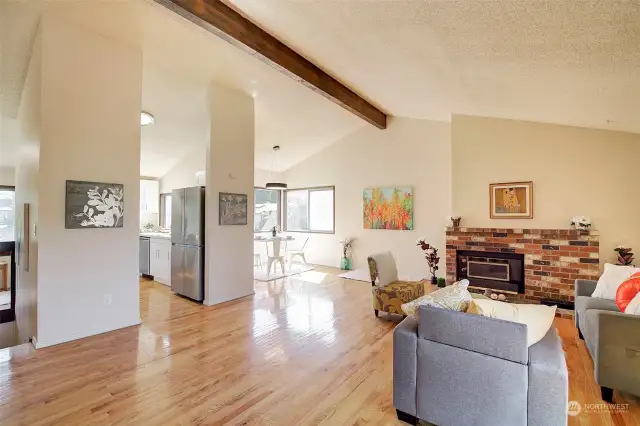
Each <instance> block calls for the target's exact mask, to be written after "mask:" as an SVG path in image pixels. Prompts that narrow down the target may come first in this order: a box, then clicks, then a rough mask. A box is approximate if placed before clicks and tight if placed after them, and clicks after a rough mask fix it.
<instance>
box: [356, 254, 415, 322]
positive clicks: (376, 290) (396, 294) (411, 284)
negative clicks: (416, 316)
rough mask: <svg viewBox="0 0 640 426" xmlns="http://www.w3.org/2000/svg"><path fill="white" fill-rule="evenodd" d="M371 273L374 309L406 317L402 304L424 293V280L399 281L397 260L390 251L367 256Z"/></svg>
mask: <svg viewBox="0 0 640 426" xmlns="http://www.w3.org/2000/svg"><path fill="white" fill-rule="evenodd" d="M367 262H368V263H369V274H370V275H371V285H372V289H371V291H372V296H373V311H374V312H375V314H376V317H377V316H378V312H379V311H383V312H389V313H392V314H399V315H402V316H403V317H406V314H405V313H404V312H403V311H402V307H401V306H402V304H403V303H407V302H411V301H412V300H415V299H417V298H418V297H420V296H423V295H424V283H423V282H422V281H399V280H398V270H397V269H396V262H395V261H394V260H393V255H392V254H391V253H390V252H385V253H380V254H372V255H371V256H369V257H368V258H367Z"/></svg>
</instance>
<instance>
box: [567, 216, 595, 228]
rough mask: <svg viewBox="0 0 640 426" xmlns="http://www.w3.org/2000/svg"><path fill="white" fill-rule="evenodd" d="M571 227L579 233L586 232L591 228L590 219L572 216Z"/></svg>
mask: <svg viewBox="0 0 640 426" xmlns="http://www.w3.org/2000/svg"><path fill="white" fill-rule="evenodd" d="M571 226H573V228H574V229H577V230H579V231H586V230H588V229H589V228H590V227H591V219H589V218H588V217H586V216H574V217H572V218H571Z"/></svg>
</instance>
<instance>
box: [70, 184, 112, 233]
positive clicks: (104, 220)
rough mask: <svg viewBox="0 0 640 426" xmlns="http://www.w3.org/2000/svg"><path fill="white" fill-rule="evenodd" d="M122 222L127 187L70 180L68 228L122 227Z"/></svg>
mask: <svg viewBox="0 0 640 426" xmlns="http://www.w3.org/2000/svg"><path fill="white" fill-rule="evenodd" d="M123 223H124V185H122V184H119V183H104V182H89V181H78V180H68V181H67V187H66V200H65V226H64V227H65V228H66V229H89V228H122V226H123Z"/></svg>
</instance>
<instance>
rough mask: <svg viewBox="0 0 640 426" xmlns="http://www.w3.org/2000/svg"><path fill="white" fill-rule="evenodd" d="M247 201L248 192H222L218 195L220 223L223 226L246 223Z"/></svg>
mask: <svg viewBox="0 0 640 426" xmlns="http://www.w3.org/2000/svg"><path fill="white" fill-rule="evenodd" d="M247 203H248V196H247V194H230V193H226V192H221V193H220V194H219V195H218V204H219V206H218V207H219V210H218V215H219V220H218V223H219V224H220V225H222V226H228V225H246V224H247V208H248V204H247Z"/></svg>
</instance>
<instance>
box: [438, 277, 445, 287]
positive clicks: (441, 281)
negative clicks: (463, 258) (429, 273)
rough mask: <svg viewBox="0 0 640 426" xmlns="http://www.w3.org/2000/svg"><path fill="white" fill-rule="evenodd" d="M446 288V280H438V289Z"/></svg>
mask: <svg viewBox="0 0 640 426" xmlns="http://www.w3.org/2000/svg"><path fill="white" fill-rule="evenodd" d="M446 286H447V280H445V279H444V278H438V287H440V288H442V287H446Z"/></svg>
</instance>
